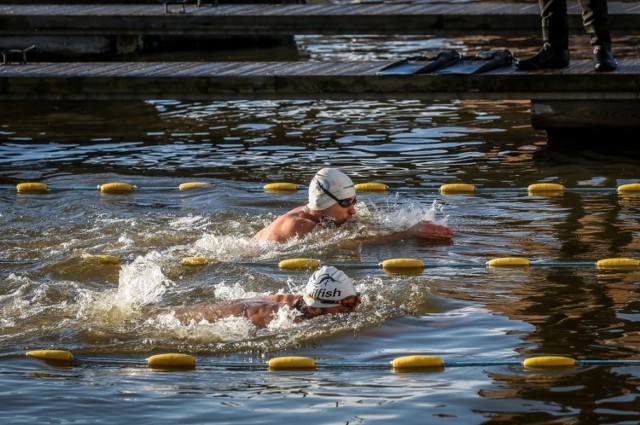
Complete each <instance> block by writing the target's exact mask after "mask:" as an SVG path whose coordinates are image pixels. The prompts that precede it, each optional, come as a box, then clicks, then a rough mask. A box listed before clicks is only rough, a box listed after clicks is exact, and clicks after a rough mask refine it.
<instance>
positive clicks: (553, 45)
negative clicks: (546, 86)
mask: <svg viewBox="0 0 640 425" xmlns="http://www.w3.org/2000/svg"><path fill="white" fill-rule="evenodd" d="M582 1H586V0H582ZM538 3H539V5H540V18H541V23H542V41H543V45H542V49H541V50H540V51H539V52H538V53H536V54H535V55H533V56H531V57H529V58H526V59H522V60H518V61H517V62H516V65H517V66H518V68H520V69H524V70H531V69H553V68H565V67H567V66H569V18H568V16H567V1H566V0H539V1H538Z"/></svg>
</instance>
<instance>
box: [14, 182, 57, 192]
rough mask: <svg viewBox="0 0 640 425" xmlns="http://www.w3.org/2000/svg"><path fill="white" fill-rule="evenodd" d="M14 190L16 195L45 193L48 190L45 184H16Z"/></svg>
mask: <svg viewBox="0 0 640 425" xmlns="http://www.w3.org/2000/svg"><path fill="white" fill-rule="evenodd" d="M16 190H17V191H18V193H26V192H47V191H48V190H49V186H47V185H46V184H45V183H37V182H25V183H18V184H17V185H16Z"/></svg>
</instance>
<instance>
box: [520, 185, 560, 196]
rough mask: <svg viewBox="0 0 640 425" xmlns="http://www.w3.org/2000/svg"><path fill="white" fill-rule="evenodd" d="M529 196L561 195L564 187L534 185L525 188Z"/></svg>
mask: <svg viewBox="0 0 640 425" xmlns="http://www.w3.org/2000/svg"><path fill="white" fill-rule="evenodd" d="M527 190H528V191H529V195H547V194H556V193H563V192H564V186H563V185H561V184H559V183H535V184H531V185H529V187H528V188H527Z"/></svg>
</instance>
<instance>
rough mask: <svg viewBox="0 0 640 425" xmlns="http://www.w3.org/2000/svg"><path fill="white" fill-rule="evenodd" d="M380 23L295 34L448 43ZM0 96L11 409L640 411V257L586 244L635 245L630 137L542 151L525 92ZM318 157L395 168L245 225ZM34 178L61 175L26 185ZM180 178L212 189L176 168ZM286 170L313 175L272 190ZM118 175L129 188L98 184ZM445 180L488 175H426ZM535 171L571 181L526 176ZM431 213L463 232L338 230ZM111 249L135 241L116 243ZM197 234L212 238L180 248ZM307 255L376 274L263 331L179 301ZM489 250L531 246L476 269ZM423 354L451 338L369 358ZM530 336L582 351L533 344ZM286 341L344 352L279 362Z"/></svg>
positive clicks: (337, 414) (0, 303)
mask: <svg viewBox="0 0 640 425" xmlns="http://www.w3.org/2000/svg"><path fill="white" fill-rule="evenodd" d="M367 41H368V43H365V42H364V41H362V40H349V39H348V38H340V37H337V38H334V39H324V38H323V39H321V40H319V39H315V38H312V37H310V38H304V39H302V40H301V41H300V43H301V45H302V49H303V50H304V53H305V54H306V55H309V56H311V57H312V58H313V59H317V60H321V59H322V58H325V57H326V58H330V59H336V57H344V58H345V59H353V58H363V57H366V58H371V59H375V58H381V59H382V58H386V57H385V55H389V52H390V51H392V49H395V50H397V49H399V48H400V47H398V46H402V49H404V50H402V54H404V53H405V52H406V53H410V52H412V51H416V50H419V49H422V48H424V47H425V46H426V45H427V44H428V45H430V46H431V45H433V46H436V47H441V46H444V45H446V44H447V43H449V41H446V40H442V39H432V40H427V41H421V42H416V41H414V40H412V39H409V40H405V42H404V43H397V44H394V45H392V46H390V45H388V44H386V43H382V44H381V43H375V42H373V41H372V40H367ZM513 41H514V42H515V40H513ZM478 42H479V41H478ZM456 43H459V45H469V43H468V41H464V40H463V41H457V42H456ZM464 43H467V44H464ZM367 44H368V45H369V46H370V47H369V48H368V49H367V48H365V46H366V45H367ZM505 44H506V42H505ZM347 48H349V49H351V50H350V52H351V53H350V55H348V54H347V53H345V50H346V49H347ZM529 48H530V49H533V46H530V47H529ZM367 55H369V56H367ZM0 106H1V108H2V109H1V110H2V122H0V141H1V144H0V186H1V188H0V220H1V222H2V233H1V236H0V252H1V255H0V257H1V258H0V260H2V262H1V263H0V282H1V285H0V312H1V314H0V326H1V329H2V331H1V332H0V341H1V345H0V346H1V347H2V348H1V349H0V373H1V374H2V380H0V382H1V383H0V403H1V405H2V408H1V409H0V421H1V422H2V423H7V424H9V423H11V424H20V423H29V424H32V423H35V422H39V423H58V424H62V423H109V424H131V423H137V424H147V423H148V424H152V423H153V424H157V423H169V422H176V423H247V424H249V423H260V424H280V423H300V422H305V423H309V424H311V423H313V424H345V423H349V424H353V423H384V424H387V423H407V424H424V423H447V424H449V423H456V424H481V423H482V424H502V423H505V424H506V423H531V424H533V423H536V424H542V423H545V424H546V423H549V424H551V423H553V424H578V423H580V424H592V423H593V424H605V423H607V424H631V423H637V422H638V421H639V420H640V412H639V410H638V406H639V405H640V404H639V403H640V400H639V398H640V389H639V388H640V387H639V385H640V367H638V366H637V365H635V364H633V363H616V362H617V361H621V360H640V358H639V357H640V348H639V344H640V301H639V297H638V293H639V286H638V280H639V276H640V274H639V271H638V269H637V268H634V269H630V270H624V271H619V270H616V271H602V270H597V269H596V267H595V261H597V260H599V259H604V258H617V257H627V258H638V250H639V248H640V235H639V232H638V231H639V222H638V220H639V218H640V197H638V196H632V195H631V196H630V195H619V194H617V193H616V188H617V187H618V186H619V185H622V184H626V183H636V182H639V181H640V159H639V157H638V155H637V152H624V151H620V150H617V149H610V150H599V151H593V150H581V151H575V150H566V151H562V150H551V149H549V147H548V146H547V143H546V140H545V135H544V133H542V132H539V131H534V130H533V129H532V128H531V126H530V111H529V104H528V102H493V101H492V102H483V101H478V102H474V101H465V102H420V101H413V100H391V99H390V100H388V101H385V102H366V101H357V102H329V101H278V102H275V101H274V102H270V101H251V102H249V101H236V102H216V103H185V102H180V101H172V100H152V99H150V100H149V101H147V102H141V103H58V102H51V103H46V102H41V103H38V104H32V103H22V104H20V103H11V104H2V105H0ZM613 137H615V135H613ZM325 166H332V167H338V168H340V169H343V170H344V171H346V172H347V173H348V174H349V175H351V176H352V178H353V179H354V181H355V182H356V183H361V182H368V181H376V182H384V183H386V184H388V185H389V186H390V188H389V190H388V191H387V192H362V193H358V200H359V204H358V218H357V219H356V220H354V222H353V223H350V224H348V225H346V226H344V227H343V228H340V229H337V230H336V231H332V232H327V234H325V235H316V236H312V237H310V238H308V239H305V240H302V241H294V242H291V243H288V244H285V245H282V246H277V245H274V244H264V243H263V244H260V243H256V242H254V241H252V240H251V236H252V235H253V234H254V233H255V232H256V231H257V230H259V229H260V228H262V227H263V226H264V225H265V224H267V223H268V222H269V221H270V220H272V219H273V218H274V217H275V216H276V215H277V214H280V213H283V212H285V211H287V210H288V209H290V208H292V207H294V206H297V205H300V204H303V203H304V202H305V199H306V184H308V182H309V180H310V179H311V177H312V176H313V175H314V174H315V172H316V171H317V170H318V169H320V168H322V167H325ZM25 181H37V182H44V183H47V184H48V185H49V188H50V190H49V192H47V193H29V194H22V193H21V194H18V193H16V189H15V188H16V185H17V184H18V183H21V182H25ZM190 181H203V182H207V183H210V186H207V187H203V188H199V189H192V190H188V191H180V190H178V186H179V185H180V184H181V183H184V182H190ZM274 181H290V182H294V183H298V184H299V185H300V189H299V190H298V191H294V192H285V193H270V192H265V191H264V190H263V188H262V186H263V185H264V184H265V183H269V182H274ZM109 182H126V183H130V184H133V185H135V186H136V189H135V190H134V191H133V192H132V193H125V194H103V193H101V192H100V191H99V190H97V186H98V185H102V184H104V183H109ZM454 182H464V183H470V184H474V185H476V187H478V188H479V190H478V192H477V193H476V194H475V195H440V194H439V193H438V189H439V187H440V186H441V185H442V184H445V183H454ZM538 182H554V183H560V184H563V185H564V186H565V187H566V188H567V190H566V191H565V192H564V193H561V194H556V195H548V196H540V195H529V194H528V192H527V187H528V185H530V184H533V183H538ZM421 219H432V220H435V221H438V222H442V223H446V224H448V225H449V226H451V227H452V228H453V229H454V232H455V237H454V240H453V241H452V242H451V243H434V242H427V241H418V240H407V241H402V242H396V243H390V244H384V245H377V246H369V245H365V246H356V245H349V246H343V245H342V244H339V242H341V241H343V240H345V239H352V238H354V237H356V236H357V235H360V234H362V233H363V232H379V233H383V232H388V231H390V230H392V229H401V228H405V227H407V226H409V225H411V224H412V223H414V222H416V221H418V220H421ZM97 255H109V256H113V257H116V258H119V259H120V260H121V261H120V263H119V264H105V263H104V262H100V261H98V259H99V258H100V257H97V258H96V256H97ZM190 256H205V257H213V258H215V259H217V260H218V261H217V262H215V263H212V264H208V265H204V266H195V267H194V266H185V265H182V264H181V263H180V260H181V259H183V258H185V257H190ZM302 257H304V258H307V257H308V258H317V259H320V260H321V261H322V262H324V263H328V264H334V265H337V266H338V267H342V268H344V270H345V271H346V272H347V273H348V274H349V275H350V276H351V277H353V279H354V281H355V284H356V286H357V289H358V290H359V291H361V292H362V293H363V304H362V305H361V306H360V308H359V311H358V312H357V313H355V314H352V315H349V316H347V317H341V318H337V319H336V318H333V320H330V319H329V318H327V317H321V318H318V319H315V320H313V321H310V322H307V323H304V324H299V325H294V324H292V323H291V321H290V320H289V318H287V317H280V318H278V319H277V320H276V321H275V322H274V325H273V326H272V327H270V328H268V329H265V330H256V329H254V328H252V327H251V326H250V325H248V324H247V323H245V322H243V321H241V320H226V321H221V322H216V323H200V324H195V325H190V326H184V325H181V324H179V323H177V321H176V320H175V318H173V316H172V315H171V314H170V313H167V308H168V307H169V311H170V307H173V306H179V305H184V304H194V303H197V302H200V301H205V300H225V299H232V298H237V297H244V296H251V295H259V294H266V293H274V292H278V291H282V292H289V291H298V290H300V289H301V288H302V286H303V285H304V284H305V282H306V279H307V277H308V272H306V271H297V270H293V271H292V270H281V269H279V268H278V262H279V261H280V260H282V259H288V258H302ZM405 257H406V258H419V259H422V260H423V261H424V262H425V263H427V267H426V268H425V269H424V270H423V271H422V272H420V273H417V274H392V273H387V272H385V271H383V270H381V269H380V267H379V266H378V263H379V262H380V261H382V260H385V259H389V258H405ZM499 257H524V258H528V259H530V260H531V261H533V262H535V266H532V267H529V268H522V269H513V268H488V267H487V266H486V264H485V262H486V261H487V260H490V259H493V258H499ZM46 348H56V349H63V350H69V351H71V352H72V353H73V354H74V355H75V356H76V357H77V358H78V361H77V362H76V363H74V364H73V366H61V365H59V364H48V363H44V362H41V361H39V360H35V359H32V358H28V357H26V356H25V353H26V352H27V351H29V350H37V349H46ZM167 352H175V353H186V354H191V355H194V356H196V358H197V362H198V363H197V367H196V368H195V369H194V370H187V371H170V372H166V371H165V372H162V371H157V370H153V369H149V368H147V367H146V366H145V365H144V362H145V359H146V358H147V357H148V356H150V355H152V354H158V353H167ZM412 354H427V355H434V356H439V357H441V358H442V359H443V360H444V361H445V367H444V368H440V369H438V368H436V369H429V370H418V371H414V372H411V373H397V371H393V370H392V369H391V368H390V367H385V366H382V367H381V366H380V365H381V364H382V365H385V364H388V362H389V361H391V360H393V359H394V358H397V357H401V356H405V355H412ZM542 355H558V356H568V357H571V358H574V359H577V360H579V361H583V363H578V365H576V366H575V367H569V368H560V367H556V368H550V369H537V368H525V367H523V366H522V365H521V364H520V362H521V361H522V360H524V359H525V358H528V357H532V356H542ZM279 356H308V357H312V358H315V359H316V360H318V361H325V362H329V363H331V362H334V366H333V367H319V368H318V369H317V370H315V371H269V370H267V369H266V367H265V363H266V361H267V360H268V359H271V358H274V357H279ZM594 361H596V362H594ZM597 361H601V362H597ZM224 362H239V363H240V365H239V366H224V365H223V364H224ZM465 362H473V364H472V365H465V364H464V363H465ZM336 364H338V365H336ZM339 364H348V365H349V366H346V367H341V366H339Z"/></svg>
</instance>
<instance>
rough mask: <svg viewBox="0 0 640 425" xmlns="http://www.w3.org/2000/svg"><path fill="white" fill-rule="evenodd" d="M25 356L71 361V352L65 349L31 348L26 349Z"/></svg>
mask: <svg viewBox="0 0 640 425" xmlns="http://www.w3.org/2000/svg"><path fill="white" fill-rule="evenodd" d="M27 356H29V357H33V358H34V359H40V360H53V361H59V362H68V363H71V361H72V360H73V354H71V352H70V351H66V350H33V351H27Z"/></svg>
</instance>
